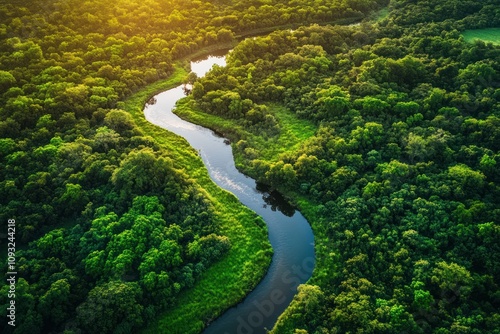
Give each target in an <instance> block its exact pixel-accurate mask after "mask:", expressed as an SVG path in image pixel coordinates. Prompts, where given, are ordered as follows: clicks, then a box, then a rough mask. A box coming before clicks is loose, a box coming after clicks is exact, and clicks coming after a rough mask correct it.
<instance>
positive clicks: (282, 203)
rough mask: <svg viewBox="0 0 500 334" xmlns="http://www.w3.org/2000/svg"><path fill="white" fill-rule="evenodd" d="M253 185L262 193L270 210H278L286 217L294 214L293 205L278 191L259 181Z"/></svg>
mask: <svg viewBox="0 0 500 334" xmlns="http://www.w3.org/2000/svg"><path fill="white" fill-rule="evenodd" d="M255 187H256V189H257V191H259V192H260V193H262V199H263V200H264V202H266V205H269V206H270V207H271V210H273V211H276V210H278V211H280V212H281V213H282V214H284V215H285V216H287V217H292V216H293V215H294V214H295V210H296V209H295V207H294V206H293V205H291V204H290V203H289V202H288V201H287V200H286V199H285V197H283V195H281V194H280V193H279V192H277V191H276V190H272V189H271V188H270V187H269V186H267V185H265V184H263V183H260V182H257V183H256V186H255Z"/></svg>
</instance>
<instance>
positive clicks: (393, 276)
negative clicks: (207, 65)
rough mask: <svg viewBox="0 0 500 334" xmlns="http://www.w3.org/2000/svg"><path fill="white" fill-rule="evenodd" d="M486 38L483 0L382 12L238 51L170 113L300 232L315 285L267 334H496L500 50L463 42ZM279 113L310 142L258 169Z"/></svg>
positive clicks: (401, 5) (282, 130) (497, 13)
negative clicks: (310, 253) (303, 128)
mask: <svg viewBox="0 0 500 334" xmlns="http://www.w3.org/2000/svg"><path fill="white" fill-rule="evenodd" d="M499 26H500V8H499V7H498V5H497V4H496V3H495V1H484V2H481V3H477V2H463V1H439V0H434V1H425V2H424V1H418V2H415V1H395V2H392V4H391V11H390V15H389V16H388V17H387V18H386V19H383V20H382V21H380V22H379V23H378V24H376V25H370V24H362V25H361V26H359V27H340V26H333V27H332V26H318V25H312V26H308V27H302V28H299V29H296V30H293V31H289V30H286V31H285V30H283V31H277V32H275V33H272V34H270V35H269V36H266V37H261V38H257V39H247V40H245V41H243V42H242V43H240V44H239V45H238V46H237V47H236V48H235V49H234V50H233V51H232V52H231V53H230V55H229V57H228V60H227V63H228V65H227V66H226V67H224V68H217V69H216V70H214V71H212V72H211V73H209V74H208V75H207V76H206V77H204V78H202V79H200V80H198V81H197V82H196V83H195V85H194V88H193V95H192V98H191V101H189V102H188V103H186V102H184V103H183V105H182V108H181V110H180V114H182V115H183V116H184V117H188V118H191V117H192V116H191V115H192V113H193V112H195V113H197V114H198V116H197V117H196V120H197V121H198V122H200V123H202V124H207V125H210V126H212V127H215V128H216V129H217V130H225V131H226V133H227V134H228V135H229V136H231V137H232V140H233V141H234V142H235V143H236V144H235V145H234V149H235V154H236V160H237V161H238V162H239V166H240V168H242V169H243V170H245V172H246V173H248V174H250V175H252V176H253V177H256V178H258V179H259V180H261V181H262V182H265V183H267V184H270V185H272V186H273V187H274V188H277V189H279V190H280V191H281V192H283V193H285V194H287V196H288V197H289V198H291V199H292V200H295V201H296V202H297V203H298V205H299V207H300V209H301V210H302V211H303V212H304V213H305V214H306V217H307V218H308V220H309V221H310V222H311V223H312V226H313V231H314V234H315V240H316V254H317V267H316V269H315V272H314V274H313V278H312V279H311V280H310V281H309V282H308V284H307V285H303V286H301V287H300V289H299V293H298V295H297V296H296V298H295V300H294V302H293V303H292V305H291V306H290V307H289V308H288V309H287V311H285V313H284V314H283V315H282V316H281V317H280V320H279V322H278V324H277V326H276V327H275V328H274V330H273V331H272V333H365V332H370V333H401V332H405V331H406V332H411V333H498V328H500V322H499V319H500V315H499V313H498V310H499V307H500V304H499V299H498V297H499V296H500V292H499V283H500V281H499V277H500V276H499V274H500V272H499V270H500V266H499V263H500V247H499V245H498V242H497V239H498V237H500V234H499V233H500V225H499V222H500V206H499V202H498V198H500V197H499V196H500V192H499V191H500V184H499V182H500V179H499V175H498V164H499V163H500V153H499V148H500V130H499V129H500V81H499V79H498V78H499V75H500V66H499V64H500V48H499V47H497V46H495V45H493V44H491V43H485V42H482V41H476V42H473V43H468V42H467V41H466V40H464V39H463V38H462V37H461V33H462V32H463V31H464V30H466V29H486V28H488V29H491V28H493V27H497V28H498V27H499ZM472 31H481V30H472ZM235 101H241V103H235ZM276 104H278V105H280V106H281V107H280V108H277V107H276ZM283 107H284V108H287V109H288V110H289V112H291V113H293V114H295V117H296V119H297V120H296V122H295V123H297V124H298V123H300V122H303V121H304V120H309V121H312V122H314V123H315V124H316V126H317V131H316V133H315V135H314V136H312V137H310V138H309V139H307V140H306V141H304V142H303V144H302V145H301V147H299V148H296V149H294V150H290V151H287V152H285V153H282V154H281V155H279V157H278V159H269V158H264V157H263V154H261V151H262V152H268V151H269V150H272V148H269V147H268V146H269V145H272V144H273V143H279V142H280V141H281V140H282V139H281V137H282V136H284V137H286V134H287V131H288V130H289V128H290V126H291V125H290V124H293V123H294V122H292V123H290V121H289V120H288V121H287V122H282V121H280V118H281V116H280V115H281V114H282V113H283V112H282V111H280V110H281V108H283ZM189 108H191V109H192V110H191V111H190V110H186V109H189ZM203 114H209V115H210V116H207V117H200V116H199V115H203ZM212 115H215V116H216V117H219V119H220V121H219V123H220V124H221V125H220V126H219V125H218V124H217V121H214V117H213V116H212ZM205 119H207V120H210V123H208V121H205ZM227 120H231V121H232V122H233V123H234V125H233V126H231V125H228V124H226V122H227ZM223 124H225V125H223ZM228 129H235V130H232V131H231V130H228ZM256 137H265V138H267V139H268V140H267V141H266V142H262V141H259V140H256V139H255V138H256Z"/></svg>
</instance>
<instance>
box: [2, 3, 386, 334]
mask: <svg viewBox="0 0 500 334" xmlns="http://www.w3.org/2000/svg"><path fill="white" fill-rule="evenodd" d="M380 5H381V3H378V2H377V1H371V0H370V1H359V0H353V1H351V0H350V1H335V0H325V1H318V2H316V3H314V4H313V3H309V2H308V1H292V2H290V3H289V2H288V1H255V2H254V3H247V2H240V1H230V0H229V1H228V0H225V1H217V2H208V1H206V2H204V1H177V0H169V1H157V0H151V1H146V2H142V1H141V2H138V1H130V0H121V1H115V2H112V3H110V2H108V1H103V0H92V1H84V2H81V1H75V0H49V1H42V0H33V1H29V2H24V3H22V4H21V3H19V2H18V1H13V0H12V1H11V0H2V2H1V5H0V22H1V23H0V165H1V168H0V194H1V196H0V201H1V202H0V217H1V218H0V219H1V221H2V222H3V223H2V227H3V228H5V231H3V230H2V236H6V235H7V234H4V232H7V230H6V229H7V222H8V221H9V219H13V220H15V221H16V229H15V239H12V240H13V241H14V240H15V246H16V247H15V248H16V253H15V256H16V264H15V265H16V268H15V269H16V272H17V282H16V294H15V295H16V297H15V302H16V303H17V304H16V305H17V310H16V316H17V324H16V326H15V327H13V326H10V325H8V324H7V322H2V324H1V325H0V326H1V327H0V331H1V332H2V333H30V334H34V333H56V332H62V331H64V332H66V333H80V332H83V333H97V332H99V333H111V332H113V333H131V332H136V331H137V329H138V328H148V326H149V325H150V324H152V323H153V322H154V321H156V320H157V319H158V318H159V317H160V316H161V315H163V314H165V312H166V313H167V314H168V313H169V312H170V311H172V310H175V311H177V312H183V313H182V316H176V317H177V320H178V322H179V323H178V324H176V326H177V328H179V330H181V331H182V330H183V328H184V327H183V326H186V328H188V329H186V331H185V332H188V331H191V332H193V331H194V332H199V331H200V330H201V329H202V328H203V327H204V326H205V325H206V323H207V322H209V321H210V320H211V319H213V318H214V317H216V316H217V315H218V314H220V312H222V311H223V310H224V309H225V308H227V307H229V306H230V305H231V304H234V303H235V302H237V301H238V300H239V299H241V298H243V297H244V296H245V294H246V293H248V291H249V290H250V289H251V288H252V287H253V286H255V284H256V283H257V282H258V281H259V279H260V278H261V277H262V276H263V274H264V272H265V270H266V268H267V266H268V264H269V261H270V255H271V253H272V251H271V250H270V249H269V243H268V241H267V239H266V229H265V228H264V227H263V223H262V221H261V220H258V219H256V218H255V217H254V215H253V213H251V212H249V210H246V209H245V208H244V207H242V206H241V205H240V204H239V203H238V202H237V201H235V200H234V198H231V197H230V196H228V195H227V194H224V193H222V192H221V191H220V190H217V189H215V187H214V186H213V184H212V183H211V182H209V181H207V179H208V178H207V177H206V175H205V174H206V172H205V174H203V167H202V165H201V163H200V160H199V158H197V156H196V155H195V154H194V153H193V152H191V151H190V149H189V148H188V147H186V145H185V144H183V143H180V144H179V142H178V139H177V138H174V137H173V136H171V135H168V134H165V133H158V131H157V129H154V128H152V127H150V126H149V127H148V126H147V125H145V124H143V122H142V120H143V117H142V118H141V117H138V116H137V114H134V113H133V112H132V109H134V108H136V107H137V106H138V108H141V107H142V106H143V105H144V103H145V102H146V101H147V97H143V98H142V100H141V99H140V98H139V100H137V98H135V99H133V94H134V93H139V92H141V90H142V89H144V88H145V87H146V86H148V85H150V84H153V83H157V82H159V81H160V82H163V81H164V80H167V81H165V84H162V85H167V86H168V85H172V84H173V82H171V81H175V80H177V82H180V81H181V79H179V78H178V76H179V73H181V74H182V71H180V70H179V67H182V66H180V65H179V63H178V62H179V60H181V59H182V58H183V57H188V56H189V55H191V54H193V53H196V52H204V50H205V49H209V48H210V47H214V46H215V47H217V46H218V45H223V44H224V43H230V42H233V41H234V40H235V37H236V36H238V35H244V34H246V33H253V32H254V31H255V30H256V29H257V28H259V29H262V28H268V29H271V30H272V29H274V27H276V26H287V25H293V24H299V23H300V24H302V23H306V22H318V21H319V22H327V21H328V22H331V21H335V20H338V19H346V20H359V19H360V18H362V17H364V16H365V15H367V14H368V13H369V12H370V11H372V10H373V9H375V8H378V7H379V6H380ZM169 80H170V81H169ZM177 82H175V83H177ZM139 95H140V94H139ZM134 96H135V95H134ZM130 99H132V100H130ZM136 105H137V106H136ZM134 110H135V109H134ZM4 241H7V239H5V238H2V240H1V242H2V243H1V245H2V249H1V254H2V262H3V263H2V268H3V269H4V272H5V273H7V272H8V271H9V270H8V268H7V261H5V260H4V259H5V258H6V257H7V243H6V242H4ZM9 247H10V246H9ZM215 263H221V264H225V265H227V264H230V265H231V266H234V268H232V269H233V270H234V272H237V273H238V275H236V274H233V276H231V280H233V281H235V282H238V284H236V283H235V284H234V286H233V287H232V290H231V289H226V288H228V286H227V282H224V286H222V285H221V284H222V283H221V282H219V281H220V278H219V277H224V276H223V275H221V272H220V270H221V269H220V267H219V268H215V267H214V266H213V264H215ZM235 275H236V276H235ZM217 280H219V281H217ZM217 282H218V284H219V285H216V283H217ZM197 286H209V287H211V288H213V289H214V291H219V292H220V290H224V292H225V290H228V291H230V292H231V293H230V294H228V295H225V297H222V296H223V293H222V292H221V293H220V294H219V296H220V300H217V301H215V302H210V303H207V305H201V304H200V305H196V306H195V307H193V306H192V305H186V306H184V308H183V307H179V306H178V303H179V302H180V301H181V300H183V299H182V298H184V299H186V298H190V297H189V296H192V295H195V296H198V297H199V294H198V295H197V293H199V290H196V287H197ZM9 288H10V287H9V285H8V284H6V282H4V285H2V287H1V289H0V290H1V293H0V304H1V305H2V307H1V309H2V312H1V314H2V317H3V318H4V319H7V318H6V317H5V316H6V313H7V305H9V298H10V297H8V295H9V293H8V292H9ZM188 291H191V292H192V293H191V292H188ZM193 291H194V292H193ZM189 293H191V294H189ZM202 297H206V296H202ZM199 298H201V297H199ZM189 307H191V309H189V312H186V308H189ZM179 319H180V320H179Z"/></svg>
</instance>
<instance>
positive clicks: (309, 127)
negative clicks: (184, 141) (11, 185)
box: [175, 98, 317, 170]
mask: <svg viewBox="0 0 500 334" xmlns="http://www.w3.org/2000/svg"><path fill="white" fill-rule="evenodd" d="M268 107H269V112H270V113H271V114H272V115H273V116H274V117H275V118H276V120H277V121H278V123H279V125H280V128H281V131H280V133H279V135H277V136H273V137H270V138H266V137H265V136H262V134H261V133H253V132H250V131H248V130H247V128H246V127H244V126H243V125H241V123H240V122H239V121H236V120H228V119H225V118H222V117H220V116H216V115H211V114H206V113H203V112H201V111H199V110H196V109H195V108H193V107H192V103H191V99H190V98H186V99H183V100H181V101H179V103H178V105H177V108H176V110H175V113H176V114H177V115H178V116H180V117H181V118H183V119H185V120H188V121H190V122H192V123H196V124H199V125H202V126H204V127H207V128H210V129H213V130H217V131H218V132H220V133H222V134H223V135H224V136H225V137H226V138H229V139H230V140H231V141H232V142H233V143H236V142H237V141H238V140H240V139H244V140H246V141H248V142H249V144H250V145H249V146H250V147H252V148H254V149H256V150H257V151H258V157H259V159H262V160H266V161H269V162H275V161H278V159H279V157H280V155H281V154H282V153H285V152H290V151H295V150H297V149H298V148H299V147H300V145H302V143H303V142H304V141H305V140H307V139H308V138H310V137H312V136H313V135H314V133H315V132H316V129H317V127H316V125H314V123H312V122H311V121H309V120H305V119H299V118H297V117H296V115H295V114H294V113H292V112H291V111H290V110H288V109H287V108H285V107H283V106H280V105H277V104H270V105H268ZM238 153H239V152H238V151H236V152H235V160H236V164H237V166H238V167H241V164H243V161H242V160H243V157H240V156H239V155H238ZM243 170H244V168H243Z"/></svg>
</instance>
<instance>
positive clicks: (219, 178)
mask: <svg viewBox="0 0 500 334" xmlns="http://www.w3.org/2000/svg"><path fill="white" fill-rule="evenodd" d="M214 64H217V65H219V66H224V65H225V57H224V56H209V57H208V58H205V59H202V60H198V61H194V62H192V63H191V68H192V71H193V72H195V73H196V74H197V75H198V77H201V76H203V75H205V73H206V72H207V71H208V70H209V69H210V68H212V66H213V65H214ZM184 96H185V95H184V90H183V87H182V86H178V87H176V88H173V89H170V90H168V91H165V92H163V93H160V94H158V95H156V96H155V97H154V100H153V99H152V101H156V102H154V104H147V105H146V107H145V109H144V114H145V117H146V119H147V120H148V121H149V122H151V123H153V124H156V125H158V126H161V127H162V128H164V129H167V130H169V131H172V132H174V133H175V134H177V135H179V136H182V137H184V138H185V139H186V140H187V141H188V142H189V143H190V145H191V146H192V147H193V148H194V149H196V150H197V151H198V152H200V156H201V158H202V160H203V162H204V163H205V166H206V167H207V169H208V172H209V174H210V177H211V178H212V179H213V181H214V182H215V183H217V184H218V185H219V186H220V187H222V188H224V189H226V190H228V191H230V192H232V193H233V194H234V195H235V196H236V197H238V198H239V200H240V201H241V202H242V203H243V204H244V205H246V206H247V207H249V208H250V209H252V210H254V211H255V212H256V213H257V214H258V215H260V216H261V217H262V218H263V219H264V220H265V222H266V224H267V226H268V230H269V241H270V242H271V245H272V247H273V249H274V255H273V258H272V262H271V265H270V267H269V270H268V272H267V274H266V276H265V277H264V278H263V279H262V281H261V282H260V283H259V284H258V285H257V287H256V288H255V289H254V290H253V291H252V292H250V293H249V294H248V296H247V297H246V298H245V299H244V301H242V302H241V303H239V304H238V305H236V306H234V307H232V308H230V309H228V310H227V311H226V312H225V313H224V314H222V316H221V317H219V318H218V319H216V320H215V321H214V322H213V323H211V324H210V325H209V326H208V328H207V329H206V330H205V331H204V333H205V334H264V333H266V332H267V331H266V329H269V330H270V329H271V328H272V327H273V326H274V324H275V323H276V320H277V318H278V316H279V315H280V314H281V313H282V312H283V311H284V310H285V308H286V307H287V306H288V305H289V304H290V302H291V300H292V299H293V296H294V295H295V294H296V292H297V286H298V285H299V284H301V283H304V282H306V281H307V280H308V279H309V277H310V276H311V274H312V271H313V269H314V265H315V257H314V237H313V233H312V230H311V227H310V226H309V223H308V222H307V221H306V219H305V218H304V217H303V216H302V214H301V213H300V212H298V211H296V210H295V209H294V208H293V207H291V206H290V205H288V204H287V203H286V201H284V200H283V199H282V198H281V196H279V194H275V193H268V192H267V191H266V190H265V189H263V187H262V186H260V185H257V184H256V181H255V180H253V179H252V178H249V177H247V176H245V175H243V174H242V173H240V172H239V171H238V170H237V169H236V167H235V165H234V160H233V153H232V150H231V146H230V145H229V144H228V142H227V141H226V140H225V139H224V138H221V137H220V136H218V135H217V134H215V133H214V132H213V131H212V130H209V129H207V128H204V127H201V126H198V125H195V124H193V123H190V122H187V121H184V120H182V119H180V118H179V117H178V116H176V115H175V114H174V113H172V109H173V108H174V106H175V103H176V101H177V100H179V99H180V98H182V97H184ZM228 270H231V268H228Z"/></svg>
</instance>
